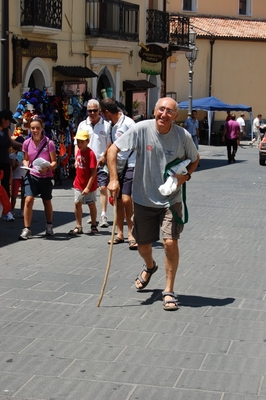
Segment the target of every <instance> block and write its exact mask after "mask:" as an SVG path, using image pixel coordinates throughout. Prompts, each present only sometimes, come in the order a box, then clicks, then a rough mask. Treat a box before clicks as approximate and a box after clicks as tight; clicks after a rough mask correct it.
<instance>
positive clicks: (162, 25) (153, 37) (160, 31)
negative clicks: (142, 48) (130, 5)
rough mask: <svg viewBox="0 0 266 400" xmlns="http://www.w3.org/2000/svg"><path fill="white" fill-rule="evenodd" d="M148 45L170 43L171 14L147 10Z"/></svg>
mask: <svg viewBox="0 0 266 400" xmlns="http://www.w3.org/2000/svg"><path fill="white" fill-rule="evenodd" d="M146 21H147V24H146V43H154V42H158V43H169V14H168V13H167V12H164V11H158V10H147V13H146Z"/></svg>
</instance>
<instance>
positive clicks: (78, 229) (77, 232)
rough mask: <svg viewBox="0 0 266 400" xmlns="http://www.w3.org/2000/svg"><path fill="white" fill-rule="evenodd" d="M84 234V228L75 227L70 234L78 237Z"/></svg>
mask: <svg viewBox="0 0 266 400" xmlns="http://www.w3.org/2000/svg"><path fill="white" fill-rule="evenodd" d="M82 233H83V229H82V226H75V228H74V229H71V230H70V231H69V232H68V234H69V235H70V236H76V235H81V234H82Z"/></svg>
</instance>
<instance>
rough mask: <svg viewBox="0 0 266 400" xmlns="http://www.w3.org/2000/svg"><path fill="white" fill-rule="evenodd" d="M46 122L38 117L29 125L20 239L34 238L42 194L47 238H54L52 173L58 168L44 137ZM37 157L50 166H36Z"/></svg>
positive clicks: (53, 154)
mask: <svg viewBox="0 0 266 400" xmlns="http://www.w3.org/2000/svg"><path fill="white" fill-rule="evenodd" d="M43 128H44V123H43V120H42V119H41V118H40V117H39V116H38V115H35V116H33V117H32V119H31V122H30V130H31V137H30V138H29V139H27V140H25V142H24V143H23V147H22V151H23V152H24V160H23V165H24V166H25V167H30V168H31V169H30V171H29V173H27V175H26V178H25V181H24V184H25V206H24V228H23V229H22V232H21V234H20V236H19V239H23V240H27V239H30V238H31V237H32V234H31V229H30V225H31V220H32V209H33V204H34V197H36V196H38V195H40V196H41V198H42V201H43V205H44V211H45V216H46V235H49V236H51V235H53V234H54V231H53V225H52V219H53V207H52V189H53V182H52V179H53V170H54V168H55V167H56V151H55V145H54V143H53V142H52V140H49V139H48V138H47V137H46V136H45V135H44V129H43ZM37 158H43V159H44V160H45V161H47V165H45V166H44V167H42V168H41V169H39V170H38V169H36V168H34V167H33V162H34V160H35V159H37Z"/></svg>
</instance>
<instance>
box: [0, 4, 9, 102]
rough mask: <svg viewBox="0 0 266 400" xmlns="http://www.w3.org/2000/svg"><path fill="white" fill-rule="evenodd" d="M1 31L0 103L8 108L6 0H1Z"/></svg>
mask: <svg viewBox="0 0 266 400" xmlns="http://www.w3.org/2000/svg"><path fill="white" fill-rule="evenodd" d="M1 22H2V32H1V105H0V108H1V109H3V108H8V109H9V108H10V99H9V36H8V31H9V12H8V0H2V21H1Z"/></svg>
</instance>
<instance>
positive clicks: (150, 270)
mask: <svg viewBox="0 0 266 400" xmlns="http://www.w3.org/2000/svg"><path fill="white" fill-rule="evenodd" d="M157 269H158V265H157V264H156V262H155V261H153V268H150V269H148V268H147V267H146V265H145V264H144V265H143V270H142V271H141V273H140V274H139V275H138V276H137V278H136V279H135V287H136V289H137V290H142V289H144V288H145V287H146V286H147V285H148V284H149V282H150V279H151V276H152V275H153V274H154V273H155V272H156V271H157ZM144 271H145V272H147V273H149V274H150V275H149V277H148V280H147V281H144V279H143V278H142V273H143V272H144ZM137 281H140V283H141V285H142V286H141V287H138V286H137Z"/></svg>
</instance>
